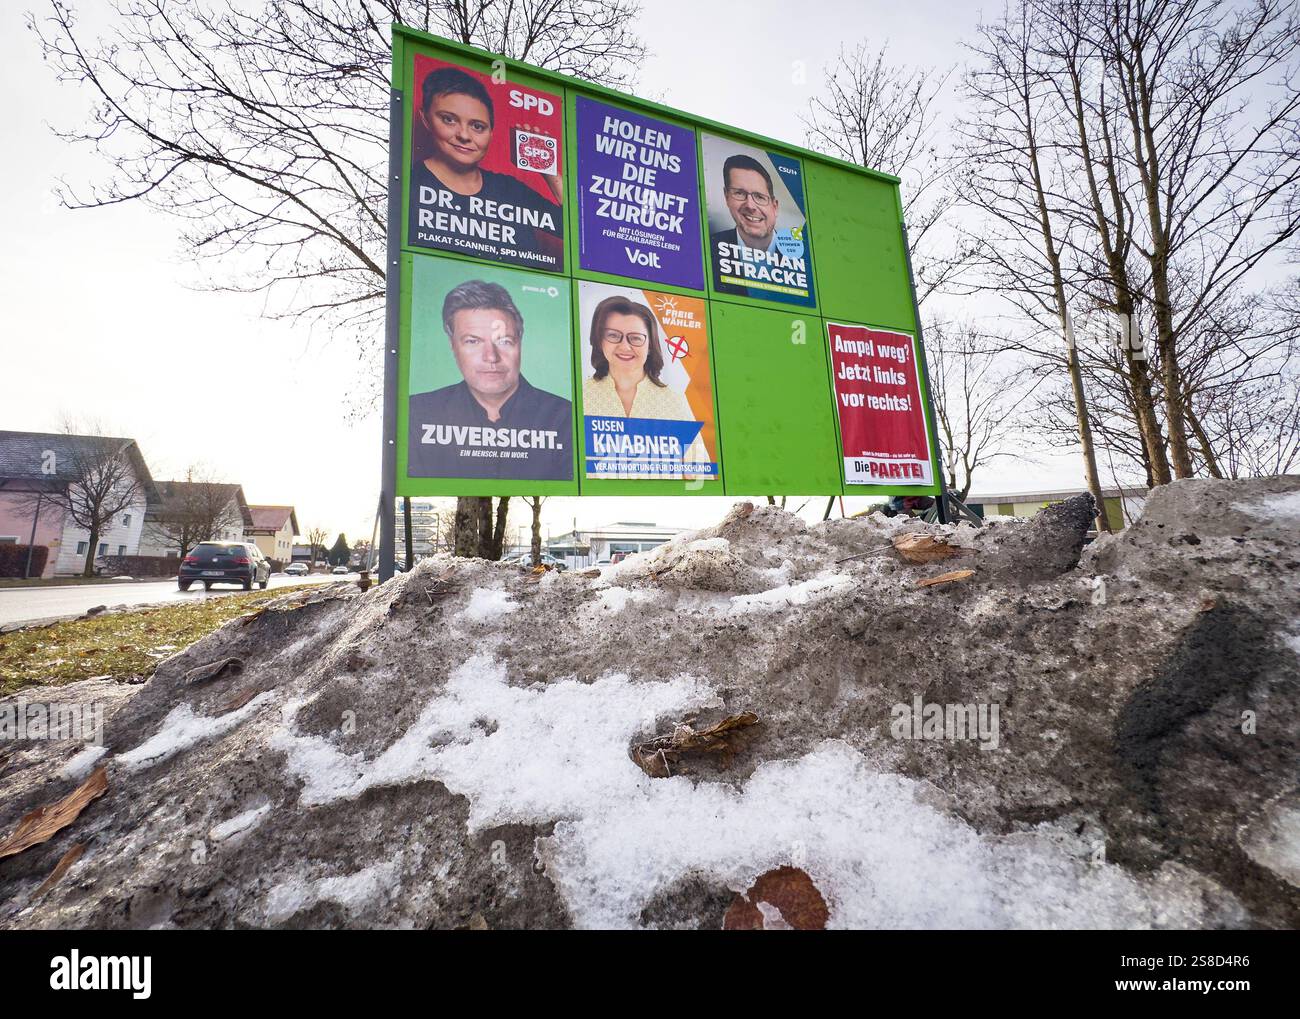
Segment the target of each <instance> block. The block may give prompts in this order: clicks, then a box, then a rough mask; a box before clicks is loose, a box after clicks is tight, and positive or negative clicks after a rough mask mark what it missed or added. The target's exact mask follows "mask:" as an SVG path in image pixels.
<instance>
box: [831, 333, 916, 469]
mask: <svg viewBox="0 0 1300 1019" xmlns="http://www.w3.org/2000/svg"><path fill="white" fill-rule="evenodd" d="M826 332H827V341H828V342H829V344H830V354H831V371H832V374H833V376H834V382H835V410H836V412H837V414H838V415H839V421H840V438H841V441H842V443H843V447H844V470H845V480H846V481H847V482H848V483H849V484H876V485H885V484H892V485H930V484H933V483H934V472H933V470H932V467H931V462H930V459H931V458H930V444H929V437H928V435H927V434H926V427H925V409H924V405H923V404H922V401H921V383H920V375H919V372H918V370H917V365H916V344H915V343H914V342H913V339H912V337H911V336H909V335H907V334H906V333H895V332H887V331H884V330H878V329H868V328H866V327H865V326H853V325H841V324H839V323H836V322H828V323H827V324H826ZM837 347H840V348H841V349H836V348H837ZM873 400H874V401H877V403H878V405H877V406H875V407H873V406H871V402H872V401H873ZM855 404H856V405H855ZM889 405H893V406H895V407H905V408H906V409H895V410H891V409H888V406H889Z"/></svg>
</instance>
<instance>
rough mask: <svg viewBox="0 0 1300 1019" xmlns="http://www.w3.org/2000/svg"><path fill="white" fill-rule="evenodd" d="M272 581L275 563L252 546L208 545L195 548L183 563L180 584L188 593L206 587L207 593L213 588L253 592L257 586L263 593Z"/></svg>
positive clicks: (218, 543) (224, 543)
mask: <svg viewBox="0 0 1300 1019" xmlns="http://www.w3.org/2000/svg"><path fill="white" fill-rule="evenodd" d="M270 580H271V561H270V560H269V559H267V558H266V556H264V555H262V551H261V549H259V548H258V547H257V546H256V545H254V544H252V543H251V542H243V541H205V542H203V543H201V544H199V545H195V546H194V548H193V549H191V550H190V554H189V555H187V556H186V557H185V558H184V559H182V560H181V569H180V573H178V574H177V575H176V584H177V586H178V587H179V588H180V589H181V590H182V591H188V590H189V589H190V585H191V584H202V585H203V589H204V590H205V591H210V590H212V585H213V584H239V585H240V586H241V587H243V589H244V590H245V591H251V590H252V589H253V585H254V584H256V585H257V586H258V587H260V588H262V590H264V591H265V590H266V585H267V584H268V583H270Z"/></svg>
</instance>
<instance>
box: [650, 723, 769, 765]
mask: <svg viewBox="0 0 1300 1019" xmlns="http://www.w3.org/2000/svg"><path fill="white" fill-rule="evenodd" d="M757 722H758V716H757V715H756V714H754V712H752V711H742V712H741V713H740V714H738V715H728V716H727V717H726V718H724V719H723V720H722V721H721V722H718V723H717V724H716V725H711V726H709V727H708V728H707V729H701V730H699V731H696V730H695V729H693V728H692V727H691V726H689V725H687V724H686V723H685V722H679V723H677V725H675V726H673V731H672V732H671V733H669V734H668V735H666V736H656V737H655V738H654V739H650V740H646V741H645V742H644V743H638V744H637V745H636V746H635V747H633V748H632V760H634V761H635V762H636V764H637V767H639V768H640V769H641V770H642V771H644V772H645V773H646V774H647V775H649V776H650V777H651V778H667V777H668V776H670V775H671V774H672V765H673V764H676V763H677V760H678V759H679V758H680V757H681V755H682V754H721V755H722V758H723V766H724V767H725V766H726V765H728V764H730V763H731V758H732V756H733V755H734V754H735V752H736V750H737V746H736V736H737V734H738V733H739V730H741V729H747V728H749V727H750V726H751V725H754V724H755V723H757Z"/></svg>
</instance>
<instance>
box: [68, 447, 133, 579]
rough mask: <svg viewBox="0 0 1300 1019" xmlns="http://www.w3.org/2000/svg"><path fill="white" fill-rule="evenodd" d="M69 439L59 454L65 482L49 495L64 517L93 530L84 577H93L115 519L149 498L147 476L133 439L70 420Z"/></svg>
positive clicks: (83, 572) (87, 545)
mask: <svg viewBox="0 0 1300 1019" xmlns="http://www.w3.org/2000/svg"><path fill="white" fill-rule="evenodd" d="M62 431H63V437H64V440H65V441H64V442H63V443H61V447H62V448H61V450H60V451H59V452H58V457H59V459H60V461H61V462H60V463H59V464H58V477H59V478H60V479H61V480H62V479H66V480H67V483H66V485H62V486H60V487H59V488H57V489H55V490H53V491H51V492H47V493H44V495H43V498H44V499H46V500H47V501H49V502H51V503H53V504H54V505H56V506H59V507H60V508H61V509H62V510H63V512H64V514H65V518H66V519H68V520H71V521H72V522H73V523H74V524H76V525H77V526H78V527H80V528H82V529H83V530H85V531H88V532H89V540H88V541H87V544H86V560H85V565H84V567H83V569H82V576H83V577H91V576H94V573H95V555H96V550H97V549H98V547H99V537H100V535H101V534H103V533H104V532H105V531H106V530H107V529H108V528H109V526H110V525H111V524H112V522H113V520H114V519H115V518H116V517H118V516H121V515H122V514H123V513H125V512H126V511H127V510H130V509H132V507H136V508H137V509H139V508H142V507H141V506H140V504H141V503H142V502H143V501H144V499H145V498H146V495H147V492H148V482H149V479H148V475H147V474H146V473H145V468H144V460H143V458H142V457H141V456H140V452H139V450H138V449H137V448H136V445H135V442H134V441H133V440H131V439H117V438H109V437H107V436H103V435H100V434H98V433H99V432H100V431H101V429H100V428H99V426H98V425H95V424H93V423H92V424H87V425H79V424H77V423H76V422H71V421H69V422H65V423H64V426H63V430H62Z"/></svg>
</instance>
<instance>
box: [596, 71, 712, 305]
mask: <svg viewBox="0 0 1300 1019" xmlns="http://www.w3.org/2000/svg"><path fill="white" fill-rule="evenodd" d="M575 112H576V120H577V135H578V148H577V174H578V262H579V265H580V266H581V267H582V268H583V269H591V270H594V271H596V272H607V273H612V274H614V275H618V276H631V277H632V278H634V279H639V280H649V281H650V282H653V283H661V284H668V285H670V286H678V287H687V288H690V289H693V290H703V289H704V264H703V261H704V258H703V252H702V250H701V240H700V209H699V205H700V197H699V196H700V188H699V179H698V176H697V167H696V160H695V132H694V131H692V130H691V129H690V128H686V127H678V126H677V125H675V124H669V123H667V122H665V121H662V120H658V119H656V118H654V117H647V116H643V115H642V114H639V113H632V112H631V111H629V110H622V109H619V108H618V107H617V106H610V105H609V104H608V103H602V102H599V101H597V100H595V99H589V98H587V97H586V96H578V98H577V100H576V104H575Z"/></svg>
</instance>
